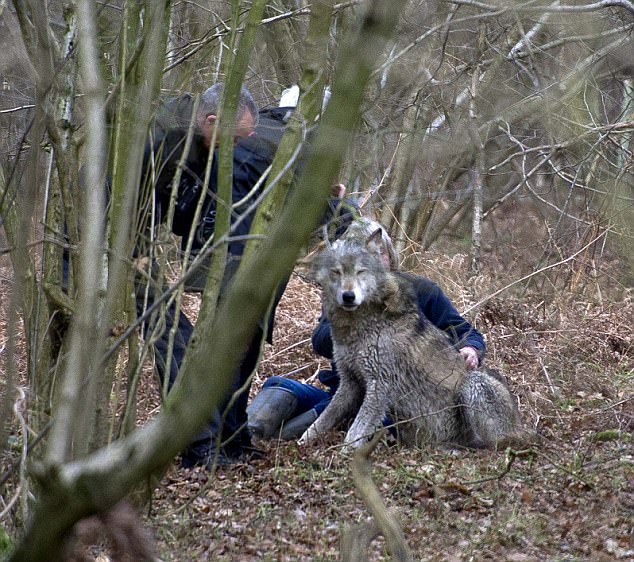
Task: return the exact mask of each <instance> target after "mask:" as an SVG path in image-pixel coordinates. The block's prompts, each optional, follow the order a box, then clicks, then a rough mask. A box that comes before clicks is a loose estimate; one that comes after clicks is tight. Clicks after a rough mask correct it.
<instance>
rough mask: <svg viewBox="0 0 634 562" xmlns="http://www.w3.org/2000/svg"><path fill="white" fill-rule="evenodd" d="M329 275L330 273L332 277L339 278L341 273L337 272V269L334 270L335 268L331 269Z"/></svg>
mask: <svg viewBox="0 0 634 562" xmlns="http://www.w3.org/2000/svg"><path fill="white" fill-rule="evenodd" d="M330 273H331V274H332V275H335V276H337V277H339V276H340V275H341V271H339V270H338V269H335V268H333V269H331V270H330Z"/></svg>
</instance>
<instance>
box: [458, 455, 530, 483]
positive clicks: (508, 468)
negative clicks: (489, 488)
mask: <svg viewBox="0 0 634 562" xmlns="http://www.w3.org/2000/svg"><path fill="white" fill-rule="evenodd" d="M536 454H537V453H536V452H535V451H534V450H533V449H522V450H521V451H515V450H514V449H511V448H509V449H507V451H506V466H505V467H504V470H503V471H502V472H500V473H499V474H495V475H494V476H487V477H486V478H479V479H478V480H469V481H468V482H462V484H463V485H464V486H473V485H476V484H482V483H484V482H491V481H493V480H502V478H504V477H505V476H506V475H507V474H508V473H509V472H510V471H511V467H512V466H513V463H514V462H515V459H516V458H518V457H534V456H535V455H536Z"/></svg>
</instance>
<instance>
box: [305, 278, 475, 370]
mask: <svg viewBox="0 0 634 562" xmlns="http://www.w3.org/2000/svg"><path fill="white" fill-rule="evenodd" d="M401 275H404V276H406V277H407V278H408V279H410V280H411V282H412V284H413V285H414V290H415V292H416V297H417V300H418V312H419V314H421V315H423V316H425V317H426V318H427V319H428V320H429V321H430V322H431V323H432V324H434V326H436V327H437V328H439V329H440V330H442V331H443V332H445V333H446V334H447V336H448V337H449V340H450V341H451V343H452V344H453V345H454V346H455V347H456V348H458V349H459V348H461V347H464V346H466V345H470V346H472V347H474V348H475V349H476V351H477V352H478V357H479V359H480V361H482V359H483V358H484V354H485V351H486V343H485V342H484V338H483V337H482V334H481V333H480V332H478V330H476V329H475V328H474V327H473V326H472V325H471V324H470V323H469V322H468V321H467V320H465V319H464V318H463V317H462V316H460V313H459V312H458V311H457V310H456V307H455V306H454V305H453V304H452V303H451V301H450V300H449V299H448V298H447V295H445V293H443V292H442V290H441V289H440V287H439V286H438V285H436V283H434V282H433V281H431V280H429V279H427V278H425V277H420V276H418V275H411V274H407V273H402V274H401ZM312 344H313V349H314V350H315V353H317V354H318V355H321V356H323V357H326V358H328V359H332V337H331V335H330V322H329V321H328V320H327V319H326V318H325V317H324V316H323V315H322V316H321V318H320V319H319V323H318V325H317V327H316V328H315V329H314V331H313V335H312Z"/></svg>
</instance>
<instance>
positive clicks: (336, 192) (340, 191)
mask: <svg viewBox="0 0 634 562" xmlns="http://www.w3.org/2000/svg"><path fill="white" fill-rule="evenodd" d="M331 194H332V196H333V197H336V198H337V199H343V198H344V196H345V194H346V186H345V185H343V184H342V183H336V184H335V185H333V186H332V190H331Z"/></svg>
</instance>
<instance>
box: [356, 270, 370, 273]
mask: <svg viewBox="0 0 634 562" xmlns="http://www.w3.org/2000/svg"><path fill="white" fill-rule="evenodd" d="M367 272H368V270H367V269H358V270H357V273H367Z"/></svg>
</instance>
